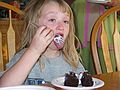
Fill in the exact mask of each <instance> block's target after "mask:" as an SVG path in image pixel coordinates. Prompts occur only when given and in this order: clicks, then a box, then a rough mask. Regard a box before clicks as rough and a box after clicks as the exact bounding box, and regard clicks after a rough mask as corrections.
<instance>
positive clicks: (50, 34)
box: [45, 31, 54, 43]
mask: <svg viewBox="0 0 120 90" xmlns="http://www.w3.org/2000/svg"><path fill="white" fill-rule="evenodd" d="M45 38H46V40H47V42H49V43H50V42H51V41H52V40H53V39H54V32H53V31H50V32H49V34H48V35H47V36H46V37H45Z"/></svg>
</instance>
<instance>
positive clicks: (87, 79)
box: [81, 72, 94, 87]
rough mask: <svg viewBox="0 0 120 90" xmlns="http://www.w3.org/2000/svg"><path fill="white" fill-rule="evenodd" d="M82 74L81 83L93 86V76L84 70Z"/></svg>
mask: <svg viewBox="0 0 120 90" xmlns="http://www.w3.org/2000/svg"><path fill="white" fill-rule="evenodd" d="M82 74H83V75H82V77H81V85H82V86H86V87H89V86H93V84H94V82H93V80H92V76H91V75H90V74H89V73H88V72H83V73H82Z"/></svg>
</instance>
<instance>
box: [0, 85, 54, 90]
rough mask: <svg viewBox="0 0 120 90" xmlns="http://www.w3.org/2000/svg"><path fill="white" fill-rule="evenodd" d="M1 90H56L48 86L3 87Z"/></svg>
mask: <svg viewBox="0 0 120 90" xmlns="http://www.w3.org/2000/svg"><path fill="white" fill-rule="evenodd" d="M0 90H55V89H54V88H51V87H46V86H33V85H21V86H12V87H3V88H0Z"/></svg>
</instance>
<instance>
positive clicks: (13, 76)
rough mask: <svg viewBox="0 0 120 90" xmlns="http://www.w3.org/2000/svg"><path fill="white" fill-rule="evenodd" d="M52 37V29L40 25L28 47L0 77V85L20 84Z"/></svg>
mask: <svg viewBox="0 0 120 90" xmlns="http://www.w3.org/2000/svg"><path fill="white" fill-rule="evenodd" d="M53 38H54V33H53V31H52V30H50V29H48V28H46V27H45V26H42V27H40V28H39V29H38V30H37V32H36V34H35V36H34V37H33V40H32V42H31V45H30V47H29V48H28V49H27V50H26V52H25V53H24V55H23V56H22V57H21V58H20V60H19V61H18V62H17V63H16V64H15V65H14V66H13V67H11V68H10V69H9V70H7V71H6V72H5V73H4V74H3V76H2V77H1V78H0V86H13V85H20V84H22V83H23V82H24V81H25V79H26V77H27V76H28V74H29V72H30V71H31V69H32V67H33V66H34V64H35V63H36V62H37V60H38V58H39V57H40V55H41V54H42V53H43V52H44V50H45V49H46V47H47V46H48V45H49V44H50V43H51V41H52V40H53Z"/></svg>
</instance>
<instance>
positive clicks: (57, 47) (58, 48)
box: [49, 43, 63, 50]
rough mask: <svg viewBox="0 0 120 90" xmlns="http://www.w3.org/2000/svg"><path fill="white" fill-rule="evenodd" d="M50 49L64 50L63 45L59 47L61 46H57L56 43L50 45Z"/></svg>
mask: <svg viewBox="0 0 120 90" xmlns="http://www.w3.org/2000/svg"><path fill="white" fill-rule="evenodd" d="M49 48H50V49H53V50H61V49H62V48H63V45H62V46H59V45H57V46H56V45H55V44H54V43H53V44H50V46H49Z"/></svg>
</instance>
